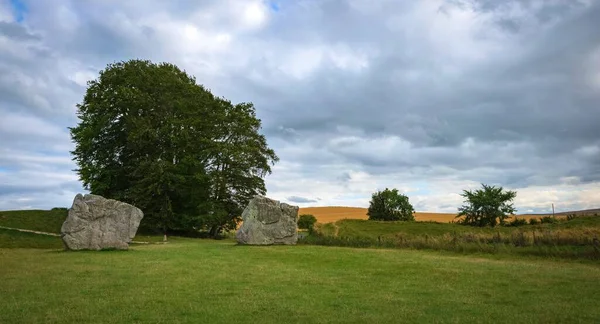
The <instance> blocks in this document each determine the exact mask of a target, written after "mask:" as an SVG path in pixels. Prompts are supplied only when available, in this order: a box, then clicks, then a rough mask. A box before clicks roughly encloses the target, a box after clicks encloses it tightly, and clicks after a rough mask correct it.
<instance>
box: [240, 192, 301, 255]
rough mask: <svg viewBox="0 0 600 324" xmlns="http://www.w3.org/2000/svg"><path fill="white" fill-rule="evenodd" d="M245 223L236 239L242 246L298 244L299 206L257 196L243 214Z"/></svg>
mask: <svg viewBox="0 0 600 324" xmlns="http://www.w3.org/2000/svg"><path fill="white" fill-rule="evenodd" d="M242 219H243V223H242V226H241V227H240V228H239V229H238V231H237V233H236V235H235V237H236V239H237V241H238V242H239V243H241V244H250V245H271V244H296V242H297V241H298V224H297V220H298V206H291V205H288V204H286V203H280V202H279V201H277V200H273V199H269V198H267V197H264V196H259V195H257V196H255V197H254V198H253V199H252V200H250V203H249V204H248V206H247V207H246V209H244V212H243V213H242Z"/></svg>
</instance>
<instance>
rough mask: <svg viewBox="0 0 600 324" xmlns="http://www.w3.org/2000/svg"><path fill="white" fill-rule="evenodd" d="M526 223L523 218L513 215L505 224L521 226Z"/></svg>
mask: <svg viewBox="0 0 600 324" xmlns="http://www.w3.org/2000/svg"><path fill="white" fill-rule="evenodd" d="M523 225H527V220H526V219H525V218H518V217H515V218H514V219H513V220H512V221H510V222H509V223H508V224H507V226H515V227H516V226H523Z"/></svg>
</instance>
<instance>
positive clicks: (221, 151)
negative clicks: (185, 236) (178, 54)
mask: <svg viewBox="0 0 600 324" xmlns="http://www.w3.org/2000/svg"><path fill="white" fill-rule="evenodd" d="M77 116H78V118H79V120H80V121H79V123H78V125H77V126H76V127H73V128H70V131H71V137H72V139H73V141H74V142H75V149H74V151H72V152H71V153H72V154H73V156H74V160H75V161H76V163H77V165H78V169H77V172H78V174H79V177H80V179H81V181H82V182H83V184H84V187H85V188H86V189H87V190H89V191H90V192H91V193H93V194H98V195H101V196H104V197H106V198H112V199H117V200H121V201H124V202H128V203H131V204H134V205H136V206H137V207H139V208H140V209H142V210H143V211H144V219H143V220H142V224H141V228H142V229H145V230H148V229H151V230H160V231H163V232H165V233H166V232H168V231H170V230H171V231H205V232H207V233H208V234H209V235H211V236H217V235H219V233H221V232H222V231H224V230H225V231H226V230H231V229H233V228H235V226H236V224H237V222H238V221H239V217H240V215H241V214H242V211H243V208H244V207H245V206H246V205H247V203H248V201H249V200H250V199H251V198H252V197H253V196H254V195H255V194H265V193H266V188H265V183H264V180H263V178H264V176H265V175H267V174H268V173H270V172H271V166H272V165H273V164H274V163H275V162H276V161H278V157H277V155H276V154H275V152H274V151H273V150H272V149H270V148H269V147H268V145H267V142H266V139H265V137H264V136H263V135H261V134H260V129H261V121H260V119H258V118H257V117H256V114H255V109H254V106H253V104H252V103H238V104H233V103H232V102H230V101H229V100H227V99H224V98H219V97H217V96H215V95H213V94H212V93H211V92H210V91H209V90H208V89H206V88H204V87H203V86H202V85H200V84H197V83H196V80H195V78H194V77H192V76H190V75H188V74H187V73H186V72H185V71H182V70H180V69H179V68H178V67H177V66H175V65H173V64H169V63H161V64H155V63H152V62H150V61H145V60H130V61H126V62H118V63H114V64H109V65H108V66H107V67H106V68H105V69H104V70H103V71H101V72H100V74H99V76H98V78H97V79H96V80H92V81H90V82H89V83H88V88H87V90H86V93H85V96H84V98H83V102H82V103H80V104H78V105H77Z"/></svg>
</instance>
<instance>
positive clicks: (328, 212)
mask: <svg viewBox="0 0 600 324" xmlns="http://www.w3.org/2000/svg"><path fill="white" fill-rule="evenodd" d="M585 212H586V211H582V212H578V213H585ZM596 212H598V213H600V211H598V210H596ZM299 214H312V215H314V216H315V217H316V218H317V221H318V222H319V223H334V222H337V221H339V220H342V219H368V218H369V217H368V216H367V208H361V207H305V208H300V211H299ZM541 216H547V215H517V216H516V217H518V218H524V219H527V220H529V219H530V218H539V217H541ZM564 216H565V215H563V214H559V215H557V217H564ZM455 217H456V214H452V213H430V212H416V213H415V220H417V221H421V222H423V221H433V222H440V223H450V222H452V221H454V220H455Z"/></svg>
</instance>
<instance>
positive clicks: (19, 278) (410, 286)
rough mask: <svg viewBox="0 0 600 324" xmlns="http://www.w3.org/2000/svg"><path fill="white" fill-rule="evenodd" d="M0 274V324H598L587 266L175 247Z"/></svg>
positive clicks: (53, 256)
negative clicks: (466, 323) (501, 323)
mask: <svg viewBox="0 0 600 324" xmlns="http://www.w3.org/2000/svg"><path fill="white" fill-rule="evenodd" d="M0 264H1V265H2V266H1V267H0V278H2V284H0V322H1V323H18V322H30V323H41V322H43V323H134V322H144V323H199V322H202V323H207V322H210V323H382V322H385V323H400V322H425V323H430V322H440V323H442V322H446V323H456V322H504V323H507V322H510V323H529V322H537V323H557V322H587V323H594V322H596V323H597V322H598V321H600V308H599V307H597V304H598V298H599V295H598V291H600V267H599V266H598V265H596V264H591V263H580V262H563V261H551V260H544V259H541V260H540V259H536V260H533V259H515V260H492V259H489V258H485V257H472V256H456V255H449V254H444V253H438V252H424V251H412V250H381V249H353V248H336V247H321V246H271V247H251V246H236V245H235V244H234V243H233V242H231V241H212V240H197V239H196V240H194V239H174V240H173V241H172V242H171V243H170V244H164V245H162V244H160V245H143V246H142V245H139V246H135V247H133V248H132V250H130V251H126V252H122V251H103V252H62V251H57V250H35V249H0Z"/></svg>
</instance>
